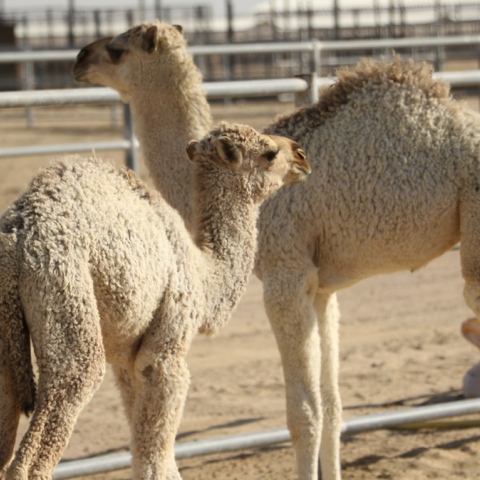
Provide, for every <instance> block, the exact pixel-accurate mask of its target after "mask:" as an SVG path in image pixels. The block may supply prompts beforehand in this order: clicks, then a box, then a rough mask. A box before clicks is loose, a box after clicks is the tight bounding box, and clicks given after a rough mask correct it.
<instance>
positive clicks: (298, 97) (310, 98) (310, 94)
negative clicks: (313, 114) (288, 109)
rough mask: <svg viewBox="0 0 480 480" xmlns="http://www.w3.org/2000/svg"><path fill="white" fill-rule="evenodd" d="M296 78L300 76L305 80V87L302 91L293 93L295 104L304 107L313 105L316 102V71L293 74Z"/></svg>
mask: <svg viewBox="0 0 480 480" xmlns="http://www.w3.org/2000/svg"><path fill="white" fill-rule="evenodd" d="M295 77H296V78H301V79H302V80H305V81H306V82H307V85H308V86H307V89H306V90H305V91H303V92H297V93H296V94H295V106H296V107H305V106H308V105H313V104H314V103H317V102H318V87H317V85H318V82H317V74H316V72H312V73H305V74H301V75H295Z"/></svg>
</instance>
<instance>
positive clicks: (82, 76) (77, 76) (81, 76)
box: [72, 64, 89, 83]
mask: <svg viewBox="0 0 480 480" xmlns="http://www.w3.org/2000/svg"><path fill="white" fill-rule="evenodd" d="M72 74H73V79H74V80H75V81H76V82H78V83H89V81H88V79H87V78H86V77H87V69H86V68H78V67H77V65H76V64H75V65H74V66H73V70H72Z"/></svg>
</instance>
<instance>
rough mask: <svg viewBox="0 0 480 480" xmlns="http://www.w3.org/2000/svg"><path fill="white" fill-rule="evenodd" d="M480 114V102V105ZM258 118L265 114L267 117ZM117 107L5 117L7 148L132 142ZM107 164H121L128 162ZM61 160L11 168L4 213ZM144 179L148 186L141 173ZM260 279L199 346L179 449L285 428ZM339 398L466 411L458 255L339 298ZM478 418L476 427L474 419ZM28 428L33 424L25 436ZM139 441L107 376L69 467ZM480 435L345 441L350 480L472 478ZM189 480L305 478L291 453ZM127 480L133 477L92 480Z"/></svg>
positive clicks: (231, 462) (3, 165)
mask: <svg viewBox="0 0 480 480" xmlns="http://www.w3.org/2000/svg"><path fill="white" fill-rule="evenodd" d="M471 105H472V106H473V108H476V107H477V101H476V100H475V101H472V102H471ZM290 108H291V105H289V104H280V103H278V104H266V105H263V104H262V105H261V106H259V105H256V104H243V105H227V106H221V105H220V106H216V107H215V108H214V113H215V117H216V118H217V119H220V118H224V119H229V120H232V121H237V122H244V123H250V124H252V125H253V126H257V127H260V126H261V125H265V124H266V123H267V122H268V121H270V119H271V118H273V116H274V114H275V113H278V112H280V111H283V110H285V111H286V110H288V109H290ZM258 112H261V114H260V115H259V114H258ZM111 118H112V110H111V109H110V108H88V109H87V108H75V109H72V108H70V110H69V111H68V114H66V113H65V112H64V111H61V110H56V109H41V110H38V111H35V125H34V127H33V128H31V129H27V128H26V127H25V117H24V114H23V111H19V110H9V111H0V131H1V132H2V140H3V142H2V144H3V146H17V145H33V144H48V143H68V142H79V141H88V140H104V139H107V138H111V137H112V135H115V136H121V126H120V125H119V124H118V125H114V124H112V121H111ZM102 156H103V157H105V158H107V157H108V158H113V159H114V160H115V161H116V162H118V163H120V162H121V161H122V154H119V153H112V152H106V153H102ZM50 162H51V156H45V157H36V158H33V157H29V158H11V159H0V212H1V211H3V210H4V209H5V208H6V206H7V205H8V203H9V202H11V201H12V199H13V198H14V197H15V196H16V195H17V194H18V193H19V192H20V191H21V190H22V189H23V188H24V187H25V185H26V183H27V182H28V180H29V179H30V178H31V177H32V176H33V175H34V174H35V172H36V171H37V170H38V169H39V168H40V167H41V166H43V165H46V164H48V163H50ZM141 175H142V176H143V177H145V171H144V169H143V167H142V170H141ZM261 290H262V287H261V283H260V282H259V281H258V280H257V279H256V278H252V280H251V282H250V284H249V288H248V292H247V294H246V295H245V296H244V298H243V300H242V302H241V304H240V306H239V307H238V309H237V310H236V312H235V314H234V316H233V319H232V321H231V322H230V323H229V325H228V326H227V327H226V328H225V329H224V330H223V331H222V332H221V333H220V334H219V335H218V336H217V337H216V338H213V339H210V338H205V337H201V336H199V337H197V338H196V340H195V341H194V344H193V346H192V349H191V351H190V353H189V358H188V362H189V366H190V370H191V375H192V382H191V388H190V392H189V397H188V402H187V405H186V409H185V414H184V418H183V422H182V425H181V428H180V431H179V435H178V441H179V442H183V441H193V440H198V439H206V438H215V437H219V436H224V435H231V434H239V433H250V432H257V431H261V430H264V429H269V428H277V427H283V426H284V425H285V407H284V383H283V376H282V371H281V366H280V359H279V355H278V352H277V349H276V345H275V342H274V338H273V335H272V333H271V331H270V328H269V325H268V320H267V318H266V315H265V312H264V309H263V307H262V292H261ZM339 299H340V305H341V310H342V319H341V373H340V388H341V393H342V398H343V404H344V418H352V417H356V416H359V415H365V414H369V413H379V412H384V411H393V410H396V409H399V408H405V407H410V406H416V405H421V404H424V403H429V402H435V401H445V400H455V399H457V398H458V397H459V395H460V394H461V391H460V387H461V382H462V376H463V374H464V372H465V371H466V370H467V369H468V368H469V367H470V366H471V365H473V364H474V363H476V362H477V361H480V352H479V351H478V350H476V349H475V348H474V347H473V346H471V345H470V344H468V343H467V342H466V341H465V340H464V339H463V338H462V337H461V335H460V323H461V321H463V320H464V319H466V318H467V317H468V316H469V315H470V312H469V310H468V309H467V308H466V307H465V306H464V303H463V298H462V279H461V275H460V268H459V253H458V251H451V252H449V253H447V254H445V255H444V256H443V257H441V258H439V259H437V260H436V261H434V262H432V263H431V264H430V265H428V266H427V267H426V268H424V269H421V270H420V271H418V272H415V273H413V274H412V273H409V272H402V273H398V274H395V275H390V276H382V277H376V278H371V279H368V280H366V281H364V282H362V283H360V284H358V285H356V286H354V287H352V288H350V289H348V290H345V291H342V292H340V293H339ZM469 418H476V417H475V416H471V417H469ZM25 426H26V422H22V425H21V428H22V430H23V429H24V428H25ZM128 439H129V433H128V429H127V426H126V422H125V420H124V417H123V412H122V407H121V404H120V399H119V394H118V392H117V391H116V389H115V386H114V383H113V381H112V375H111V372H110V371H108V373H107V376H106V378H105V381H104V382H103V384H102V386H101V388H100V389H99V391H98V392H97V393H96V394H95V396H94V398H93V400H92V401H91V402H90V404H89V405H88V406H87V407H86V408H85V409H84V411H83V412H82V414H81V417H80V418H79V420H78V422H77V425H76V427H75V431H74V433H73V436H72V438H71V440H70V444H69V446H68V448H67V450H66V452H65V455H64V458H65V459H77V458H84V457H89V456H93V455H98V454H105V453H116V452H122V451H125V450H127V448H128ZM479 453H480V430H479V429H478V428H477V429H463V430H425V431H421V432H420V431H398V430H395V431H394V430H389V431H377V432H371V433H363V434H356V435H348V436H345V438H344V439H343V442H342V469H343V478H344V479H347V480H350V479H359V480H360V479H362V480H363V479H369V478H379V479H405V480H407V479H408V480H411V479H457V478H458V479H460V478H462V479H465V478H468V479H473V478H478V474H477V472H478V466H479V464H480V460H479V455H478V454H479ZM179 465H180V468H181V473H182V476H183V478H184V479H186V480H193V479H195V480H207V479H208V480H210V479H239V480H240V479H241V480H244V479H249V480H260V479H262V480H263V479H276V478H284V479H294V478H295V470H294V458H293V452H292V449H291V446H290V444H289V443H286V444H282V445H277V446H273V447H269V448H259V449H250V450H245V451H239V452H233V453H227V454H216V455H210V456H206V457H196V458H191V459H185V460H180V461H179ZM89 478H92V479H93V478H95V479H103V478H105V479H128V478H131V475H130V471H129V470H128V469H127V470H123V471H117V472H113V473H110V474H100V475H97V476H93V477H89Z"/></svg>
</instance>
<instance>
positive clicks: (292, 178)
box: [284, 164, 312, 185]
mask: <svg viewBox="0 0 480 480" xmlns="http://www.w3.org/2000/svg"><path fill="white" fill-rule="evenodd" d="M310 173H312V170H311V169H310V165H308V164H307V165H298V164H295V165H293V167H292V169H291V170H290V172H289V174H288V175H287V177H286V178H285V181H284V184H285V185H290V184H292V183H300V182H304V181H305V180H306V179H307V177H308V176H309V175H310Z"/></svg>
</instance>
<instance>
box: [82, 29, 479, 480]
mask: <svg viewBox="0 0 480 480" xmlns="http://www.w3.org/2000/svg"><path fill="white" fill-rule="evenodd" d="M132 31H135V32H137V35H136V36H135V37H134V39H133V40H131V39H130V38H131V36H130V33H129V32H127V33H125V34H122V35H120V36H119V37H115V38H113V39H109V40H104V41H101V43H96V44H93V45H90V46H87V47H85V49H83V50H82V52H81V53H80V55H79V60H78V62H77V65H76V66H75V69H74V72H75V73H76V76H77V79H79V80H83V81H91V82H98V83H102V84H104V85H109V86H111V87H113V88H116V89H117V90H122V89H123V91H125V92H126V94H127V96H129V97H131V98H132V102H133V101H134V102H140V100H138V99H137V98H136V97H135V99H134V97H133V92H136V94H137V95H140V97H142V95H143V94H142V91H143V89H144V85H145V86H146V87H145V88H146V89H147V91H148V92H152V91H153V90H152V88H151V85H152V84H155V82H156V81H158V82H159V84H160V78H161V77H162V76H163V74H164V69H163V65H162V67H161V68H159V69H158V73H155V72H154V71H153V69H150V70H149V75H148V76H147V75H144V76H142V77H141V76H140V75H135V82H133V81H131V80H130V76H131V75H132V70H133V69H134V68H135V65H137V63H138V62H139V61H140V59H142V62H148V65H151V64H152V63H153V60H149V59H150V57H151V56H152V55H153V56H156V55H158V56H159V57H162V56H163V55H167V56H168V58H171V59H173V58H174V57H173V56H172V54H171V53H166V52H165V50H164V49H163V50H162V49H159V50H158V51H156V50H152V49H147V50H145V49H143V50H142V44H143V43H142V41H141V38H142V36H146V37H147V38H152V37H154V36H157V37H158V40H157V43H158V44H160V45H162V44H164V41H163V40H162V38H163V36H164V35H166V33H165V32H166V31H170V30H169V27H166V26H164V25H162V24H160V23H158V22H149V23H145V24H143V25H141V26H137V27H134V29H133V30H132ZM176 36H177V37H179V38H180V32H177V33H176ZM178 42H181V40H178ZM147 43H148V42H147ZM182 45H183V44H182ZM117 46H119V48H120V49H121V50H122V52H123V53H122V54H121V55H120V56H119V60H118V63H117V65H112V62H113V60H109V59H108V53H109V51H110V50H112V49H113V51H116V49H117ZM182 48H184V47H182ZM131 51H133V52H134V54H133V55H130V52H131ZM175 55H176V56H175V58H179V54H178V52H175ZM131 58H134V59H135V62H137V63H133V64H132V63H131ZM182 58H183V57H182ZM172 62H173V60H172ZM189 65H191V68H192V69H195V67H193V66H192V65H193V64H192V63H190V64H189ZM115 67H116V68H115ZM120 67H121V68H120ZM170 67H171V69H170V70H169V72H171V75H172V76H175V72H177V71H178V72H179V74H178V75H177V76H176V77H175V78H176V79H177V81H179V82H180V81H181V80H183V78H184V76H185V74H186V73H185V71H184V70H183V67H182V65H174V64H173V63H172V64H170ZM137 70H139V69H138V68H137ZM80 72H81V75H79V73H80ZM191 75H192V77H193V76H195V78H196V79H197V80H196V81H198V80H199V75H198V73H193V72H191ZM192 88H193V87H192ZM195 88H196V89H197V88H198V85H197V86H196V87H195ZM195 91H198V90H195ZM166 93H168V91H167V90H165V92H163V91H162V89H161V88H160V87H159V88H158V89H157V90H156V91H155V94H154V95H153V94H150V93H149V94H147V95H144V97H145V100H144V102H143V106H144V108H145V111H141V110H139V109H135V111H136V116H134V121H135V122H136V125H142V116H143V115H145V116H146V117H147V118H148V117H149V116H150V115H152V113H151V112H156V114H157V119H158V118H160V116H162V113H163V103H162V102H163V100H162V98H163V97H164V96H165V94H166ZM179 94H184V95H186V96H187V97H188V98H190V99H191V97H190V96H189V95H188V91H185V90H179ZM132 102H131V103H132ZM132 107H133V104H132ZM189 108H191V109H192V112H197V111H198V110H199V109H204V108H206V107H205V103H204V102H202V103H198V104H195V103H193V102H191V103H190V104H189ZM164 115H165V116H168V115H169V111H165V113H164ZM160 123H161V122H160V121H159V124H160ZM143 124H144V122H143ZM479 125H480V122H479V120H478V119H477V117H476V115H473V114H470V113H469V112H468V111H467V110H466V109H463V108H462V107H461V106H460V105H459V104H458V103H455V102H454V101H453V100H452V99H451V98H450V96H449V88H448V86H447V85H445V84H443V83H441V82H433V81H432V75H431V69H430V67H428V66H426V65H424V64H422V65H416V64H414V63H412V62H402V61H401V60H399V59H395V60H394V61H393V62H389V63H381V62H372V61H363V62H361V63H360V64H359V65H358V66H356V67H354V68H348V69H342V70H340V71H339V72H338V81H337V82H336V83H335V85H334V86H332V87H329V88H327V89H324V90H323V91H322V95H321V99H320V101H319V103H318V104H317V105H314V106H312V107H309V108H305V109H301V110H298V111H296V112H294V113H292V114H289V115H286V116H284V117H283V118H280V119H278V120H277V121H275V123H273V124H272V125H271V126H269V127H268V128H267V129H266V132H270V133H273V132H275V133H278V134H282V135H285V136H287V137H289V138H292V139H294V140H295V141H297V142H298V143H299V144H300V145H302V146H303V147H304V148H306V150H307V154H308V157H309V160H310V162H312V165H313V166H314V174H313V175H311V176H310V178H309V180H308V181H307V182H306V183H305V184H302V185H298V186H295V187H294V188H291V189H285V190H283V191H282V192H280V193H279V194H278V195H277V196H276V197H275V198H274V199H272V200H270V201H268V202H267V203H266V204H265V205H264V207H263V208H262V211H261V214H260V219H259V253H258V258H257V262H256V273H257V275H258V276H259V277H260V278H261V279H262V281H263V285H264V301H265V305H266V308H267V313H268V317H269V320H270V323H271V325H272V328H273V331H274V333H275V337H276V340H277V343H278V346H279V350H280V353H281V357H282V363H283V369H284V375H285V383H286V397H287V422H288V426H289V429H290V432H291V435H292V442H293V447H294V449H295V456H296V462H297V470H298V476H299V478H300V479H301V480H313V479H315V480H316V479H317V476H318V459H319V456H320V459H321V464H322V469H321V470H322V474H323V478H324V480H331V479H339V478H340V458H339V450H340V425H341V402H340V395H339V391H338V378H337V377H338V320H339V310H338V306H337V301H336V296H335V292H336V291H337V290H339V289H341V288H346V287H348V286H349V285H352V284H354V283H356V282H358V281H360V280H362V279H363V278H366V277H368V276H371V275H376V274H380V273H390V272H394V271H397V270H402V269H411V270H413V269H416V268H419V267H421V266H422V265H425V264H426V263H428V262H429V261H430V260H432V259H433V258H435V257H437V256H439V255H441V254H442V253H443V252H445V251H446V250H448V249H449V248H450V247H451V246H452V245H454V244H455V243H456V242H457V241H458V240H459V239H460V237H462V264H463V273H464V277H465V280H466V289H465V292H466V300H467V303H468V305H469V306H470V307H471V308H472V309H473V310H474V312H475V314H477V315H478V314H479V313H480V311H479V309H480V307H479V305H480V301H477V298H479V285H480V278H478V274H477V271H478V269H477V266H476V260H475V258H476V256H475V249H474V246H473V245H474V243H475V241H474V238H475V234H476V222H475V221H469V214H470V213H469V212H472V211H473V209H474V207H475V204H476V202H477V201H480V197H479V200H477V189H480V187H479V185H480V179H478V180H477V177H478V175H479V173H478V172H479V171H480V170H479V169H478V168H477V167H478V158H479V157H478V155H479V153H480V152H479V150H478V148H479V147H478V146H479V142H480V137H479V136H480V133H479V132H480V129H479ZM138 133H139V137H141V138H143V139H144V140H143V143H145V142H146V143H149V142H155V136H153V137H152V136H150V133H146V134H143V133H142V131H141V129H138ZM144 148H145V145H144ZM150 152H152V153H153V157H151V158H149V159H148V161H149V165H150V168H151V171H152V174H153V176H154V177H161V176H162V173H161V172H163V171H164V170H170V169H171V168H174V167H175V168H177V167H178V168H180V166H178V164H175V165H172V164H171V163H168V162H164V161H162V159H165V158H167V157H163V156H157V155H156V154H155V152H154V151H153V150H152V149H150ZM159 188H161V187H159ZM175 194H176V195H179V199H181V202H187V201H188V200H185V197H184V195H185V194H188V191H187V190H186V191H176V192H175ZM479 268H480V267H479ZM319 452H320V453H319Z"/></svg>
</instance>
